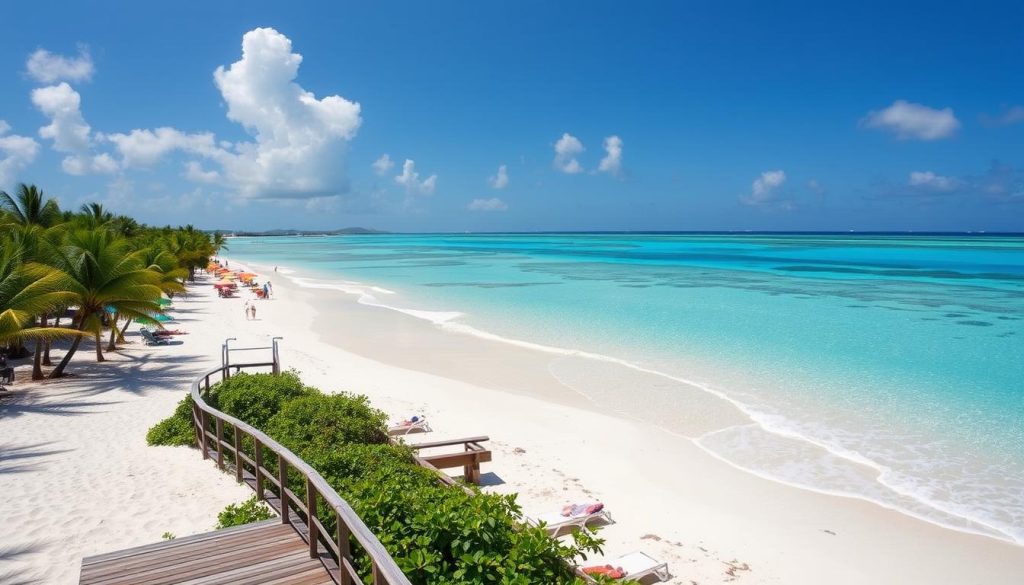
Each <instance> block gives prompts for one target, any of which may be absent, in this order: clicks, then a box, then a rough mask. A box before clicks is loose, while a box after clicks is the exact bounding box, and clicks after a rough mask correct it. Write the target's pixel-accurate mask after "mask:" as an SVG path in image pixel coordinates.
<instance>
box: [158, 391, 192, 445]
mask: <svg viewBox="0 0 1024 585" xmlns="http://www.w3.org/2000/svg"><path fill="white" fill-rule="evenodd" d="M146 444H148V445H169V446H178V445H195V444H196V428H195V427H194V426H193V425H192V396H190V395H188V394H186V395H185V398H184V399H182V401H181V402H179V403H178V406H177V408H175V409H174V414H172V415H171V416H170V417H168V418H165V419H164V420H162V421H160V422H158V423H156V425H154V426H153V427H152V428H150V429H149V432H147V433H146Z"/></svg>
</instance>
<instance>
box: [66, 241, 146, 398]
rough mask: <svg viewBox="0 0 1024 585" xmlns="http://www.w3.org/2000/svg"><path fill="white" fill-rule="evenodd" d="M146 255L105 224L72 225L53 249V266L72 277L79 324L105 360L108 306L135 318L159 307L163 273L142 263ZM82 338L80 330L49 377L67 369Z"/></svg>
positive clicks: (74, 303)
mask: <svg viewBox="0 0 1024 585" xmlns="http://www.w3.org/2000/svg"><path fill="white" fill-rule="evenodd" d="M142 256H143V252H142V251H136V252H131V251H130V250H129V249H128V245H127V242H126V241H125V240H124V239H122V238H119V237H118V236H116V235H115V234H112V233H110V232H109V231H107V230H105V229H95V230H76V231H73V232H71V233H70V234H68V237H67V242H66V243H65V245H64V246H62V247H61V248H60V249H59V250H58V251H57V253H56V254H54V258H53V264H54V266H55V267H56V268H58V269H60V270H62V271H64V272H65V273H67V275H68V276H69V277H70V282H69V286H68V290H70V291H71V292H72V293H73V295H74V298H73V302H72V303H71V304H73V305H75V306H77V307H78V308H77V311H76V313H75V321H76V322H77V323H78V329H79V330H80V331H83V332H89V333H92V335H93V337H94V339H95V341H96V360H97V361H103V350H102V347H101V345H100V334H101V333H102V331H103V317H104V314H105V313H106V310H107V307H113V310H114V312H115V313H116V314H118V315H122V316H126V317H131V318H138V317H142V316H149V315H153V314H156V313H157V312H159V308H160V306H159V304H158V300H159V299H160V286H159V284H160V275H159V274H158V273H157V272H156V271H154V270H151V269H150V268H149V267H147V266H146V265H145V264H143V262H142ZM81 340H82V338H81V337H80V336H79V337H76V338H75V340H74V341H73V342H72V343H71V347H70V348H69V349H68V352H67V353H66V354H65V355H64V358H63V359H62V360H61V362H60V363H59V364H58V365H57V367H56V368H55V369H54V370H53V371H52V372H51V373H50V377H51V378H59V377H61V376H63V375H64V370H65V368H67V365H68V363H69V362H70V361H71V357H72V356H74V355H75V352H76V351H77V350H78V345H79V343H81Z"/></svg>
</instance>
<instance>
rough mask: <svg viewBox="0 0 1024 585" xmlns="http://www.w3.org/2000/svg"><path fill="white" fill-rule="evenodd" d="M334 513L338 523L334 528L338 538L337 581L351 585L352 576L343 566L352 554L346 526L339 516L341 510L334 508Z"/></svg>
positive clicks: (342, 584)
mask: <svg viewBox="0 0 1024 585" xmlns="http://www.w3.org/2000/svg"><path fill="white" fill-rule="evenodd" d="M334 515H335V516H336V517H337V524H338V527H337V529H336V530H335V533H336V537H337V539H338V583H340V584H341V585H352V576H351V575H349V574H348V569H346V568H345V561H346V560H348V558H349V557H350V556H351V555H352V552H351V551H350V550H349V547H348V526H347V525H346V524H345V520H344V518H342V517H341V510H339V509H338V508H335V509H334Z"/></svg>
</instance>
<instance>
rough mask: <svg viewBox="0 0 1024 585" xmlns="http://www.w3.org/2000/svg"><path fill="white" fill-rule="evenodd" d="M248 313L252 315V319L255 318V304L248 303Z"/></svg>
mask: <svg viewBox="0 0 1024 585" xmlns="http://www.w3.org/2000/svg"><path fill="white" fill-rule="evenodd" d="M249 314H250V315H252V318H253V320H254V321H255V320H256V304H255V303H253V304H252V305H249Z"/></svg>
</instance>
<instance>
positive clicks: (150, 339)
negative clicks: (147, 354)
mask: <svg viewBox="0 0 1024 585" xmlns="http://www.w3.org/2000/svg"><path fill="white" fill-rule="evenodd" d="M139 333H141V334H142V338H143V339H145V340H146V345H170V343H171V342H170V340H167V339H164V338H162V337H159V336H156V335H153V332H152V331H150V330H149V329H146V328H145V327H143V328H141V329H139Z"/></svg>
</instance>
